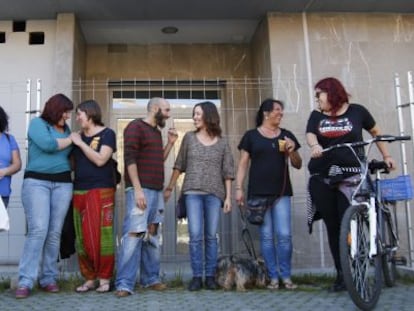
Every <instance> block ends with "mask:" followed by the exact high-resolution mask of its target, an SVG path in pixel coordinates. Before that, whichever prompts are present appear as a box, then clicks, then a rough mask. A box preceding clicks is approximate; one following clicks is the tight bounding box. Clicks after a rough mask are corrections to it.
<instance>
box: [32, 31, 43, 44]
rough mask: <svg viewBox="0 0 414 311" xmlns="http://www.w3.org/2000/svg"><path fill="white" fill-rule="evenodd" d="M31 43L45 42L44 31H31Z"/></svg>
mask: <svg viewBox="0 0 414 311" xmlns="http://www.w3.org/2000/svg"><path fill="white" fill-rule="evenodd" d="M29 44H31V45H32V44H45V33H44V32H31V33H29Z"/></svg>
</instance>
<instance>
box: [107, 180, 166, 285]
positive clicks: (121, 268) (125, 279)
mask: <svg viewBox="0 0 414 311" xmlns="http://www.w3.org/2000/svg"><path fill="white" fill-rule="evenodd" d="M143 190H144V195H145V199H146V201H147V208H146V209H145V210H144V211H145V212H144V213H143V214H137V213H135V212H136V208H137V207H136V203H135V195H134V189H132V188H130V189H127V190H126V191H125V196H126V200H125V205H126V214H125V218H124V223H123V227H122V240H121V246H120V250H119V253H118V260H117V277H116V281H115V286H116V289H117V290H125V291H128V292H130V293H132V292H133V290H134V287H135V283H136V277H137V273H138V269H139V268H140V274H141V277H140V280H141V284H142V285H143V286H151V285H153V284H156V283H159V282H160V276H159V274H160V245H159V235H158V234H157V235H156V236H153V237H152V238H151V243H148V242H147V241H144V239H143V238H144V236H143V233H145V232H146V231H147V227H148V225H149V224H155V223H157V224H158V223H161V222H162V221H163V214H164V198H163V194H162V191H159V190H152V189H146V188H144V189H143ZM131 233H132V235H131ZM135 233H141V234H139V235H134V234H135Z"/></svg>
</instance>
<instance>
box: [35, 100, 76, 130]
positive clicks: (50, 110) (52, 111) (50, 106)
mask: <svg viewBox="0 0 414 311" xmlns="http://www.w3.org/2000/svg"><path fill="white" fill-rule="evenodd" d="M71 110H73V103H72V101H71V100H70V99H69V98H67V97H66V96H65V95H63V94H56V95H53V96H52V97H50V98H49V99H48V101H47V102H46V104H45V107H44V108H43V112H42V115H41V116H40V117H41V118H42V119H43V120H45V121H46V122H47V123H49V124H51V125H55V124H57V123H58V122H59V120H60V119H61V118H62V115H63V113H64V112H66V111H71Z"/></svg>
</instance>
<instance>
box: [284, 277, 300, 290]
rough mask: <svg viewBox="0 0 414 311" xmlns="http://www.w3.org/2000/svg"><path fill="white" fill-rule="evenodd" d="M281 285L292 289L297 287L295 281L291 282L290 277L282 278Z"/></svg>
mask: <svg viewBox="0 0 414 311" xmlns="http://www.w3.org/2000/svg"><path fill="white" fill-rule="evenodd" d="M283 286H284V287H285V288H286V289H288V290H294V289H296V288H298V286H297V285H296V284H295V283H293V282H292V280H291V279H285V280H283Z"/></svg>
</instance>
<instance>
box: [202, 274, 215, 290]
mask: <svg viewBox="0 0 414 311" xmlns="http://www.w3.org/2000/svg"><path fill="white" fill-rule="evenodd" d="M204 285H205V286H206V289H211V290H215V289H218V285H217V283H216V279H215V278H214V276H206V281H205V282H204Z"/></svg>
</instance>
